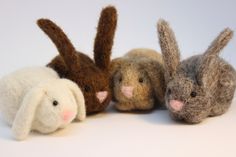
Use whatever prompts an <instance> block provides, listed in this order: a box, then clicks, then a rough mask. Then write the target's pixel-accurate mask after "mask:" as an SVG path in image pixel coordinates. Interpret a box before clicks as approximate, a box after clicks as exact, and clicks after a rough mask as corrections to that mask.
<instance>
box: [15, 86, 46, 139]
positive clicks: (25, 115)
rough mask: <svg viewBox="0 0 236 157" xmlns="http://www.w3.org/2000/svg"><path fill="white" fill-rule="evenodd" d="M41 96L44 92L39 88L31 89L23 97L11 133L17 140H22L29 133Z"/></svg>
mask: <svg viewBox="0 0 236 157" xmlns="http://www.w3.org/2000/svg"><path fill="white" fill-rule="evenodd" d="M43 95H44V92H43V90H42V89H40V88H33V89H32V90H31V91H29V92H28V93H27V94H26V95H25V97H24V99H23V101H22V104H21V106H20V109H19V111H18V112H17V114H16V117H15V120H14V122H13V125H12V131H13V134H14V137H15V138H16V139H17V140H24V139H25V138H26V137H27V135H28V134H29V132H30V131H31V127H32V123H33V120H34V117H35V112H36V109H37V106H38V105H39V104H40V101H41V99H42V97H43Z"/></svg>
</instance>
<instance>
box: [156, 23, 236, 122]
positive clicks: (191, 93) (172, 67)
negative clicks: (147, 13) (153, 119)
mask: <svg viewBox="0 0 236 157" xmlns="http://www.w3.org/2000/svg"><path fill="white" fill-rule="evenodd" d="M158 33H159V42H160V46H161V50H162V54H163V59H164V67H165V79H166V82H167V90H166V94H165V101H166V106H167V108H168V109H169V111H170V114H171V116H172V117H173V118H174V119H175V120H183V121H185V122H187V123H199V122H201V121H202V120H203V119H205V118H206V117H208V116H217V115H221V114H223V113H225V112H226V111H227V110H228V108H229V107H230V104H231V102H232V99H233V96H234V92H235V88H236V72H235V70H234V68H233V67H232V66H231V65H230V64H228V63H227V62H226V61H225V60H223V59H222V58H220V57H219V53H220V51H221V50H222V49H223V48H224V47H225V46H226V45H227V43H228V42H229V40H230V39H231V38H232V36H233V32H232V31H231V30H230V29H228V28H226V29H225V30H224V31H222V32H221V33H220V34H219V35H218V36H217V38H216V39H215V40H214V41H213V42H212V43H211V45H210V46H209V48H208V49H207V50H206V51H205V52H204V53H203V54H201V55H196V56H192V57H190V58H188V59H185V60H183V61H180V52H179V49H178V45H177V42H176V39H175V35H174V32H173V31H172V29H171V28H170V26H169V24H168V23H167V22H166V21H164V20H160V21H159V22H158ZM173 100H174V101H177V102H179V103H182V105H183V106H182V109H181V110H179V111H176V110H174V109H173V107H172V106H171V103H170V102H171V101H173Z"/></svg>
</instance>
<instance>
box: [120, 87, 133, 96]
mask: <svg viewBox="0 0 236 157" xmlns="http://www.w3.org/2000/svg"><path fill="white" fill-rule="evenodd" d="M133 90H134V87H132V86H122V87H121V92H122V93H123V94H124V96H126V97H127V98H132V97H133Z"/></svg>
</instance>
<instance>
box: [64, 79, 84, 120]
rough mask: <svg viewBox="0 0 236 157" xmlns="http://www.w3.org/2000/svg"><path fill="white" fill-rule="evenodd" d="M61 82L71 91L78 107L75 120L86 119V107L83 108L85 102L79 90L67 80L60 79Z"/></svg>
mask: <svg viewBox="0 0 236 157" xmlns="http://www.w3.org/2000/svg"><path fill="white" fill-rule="evenodd" d="M62 81H63V82H64V83H65V84H66V85H67V87H69V89H70V90H71V91H72V93H73V95H74V97H75V100H76V103H77V105H78V111H77V116H76V120H79V121H83V120H84V119H85V118H86V106H85V100H84V95H83V93H82V91H81V90H80V88H79V87H78V86H77V84H75V83H74V82H72V81H70V80H68V79H62Z"/></svg>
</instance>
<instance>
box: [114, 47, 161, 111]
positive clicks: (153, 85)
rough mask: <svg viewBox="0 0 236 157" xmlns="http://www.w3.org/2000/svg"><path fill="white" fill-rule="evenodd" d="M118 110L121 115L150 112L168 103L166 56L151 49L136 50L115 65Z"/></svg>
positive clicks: (118, 60) (115, 93) (115, 95)
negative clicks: (124, 112)
mask: <svg viewBox="0 0 236 157" xmlns="http://www.w3.org/2000/svg"><path fill="white" fill-rule="evenodd" d="M111 65H112V66H111V82H112V83H111V84H112V89H113V96H114V100H115V101H116V102H117V103H116V104H115V107H116V108H117V109H118V110H120V111H132V110H150V109H152V108H153V107H154V104H155V103H156V104H159V105H160V104H163V103H164V92H165V82H164V71H163V64H162V56H161V55H160V54H159V53H158V52H156V51H154V50H151V49H133V50H131V51H129V52H128V53H127V54H126V55H125V56H124V57H121V58H117V59H114V60H113V61H112V63H111Z"/></svg>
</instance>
